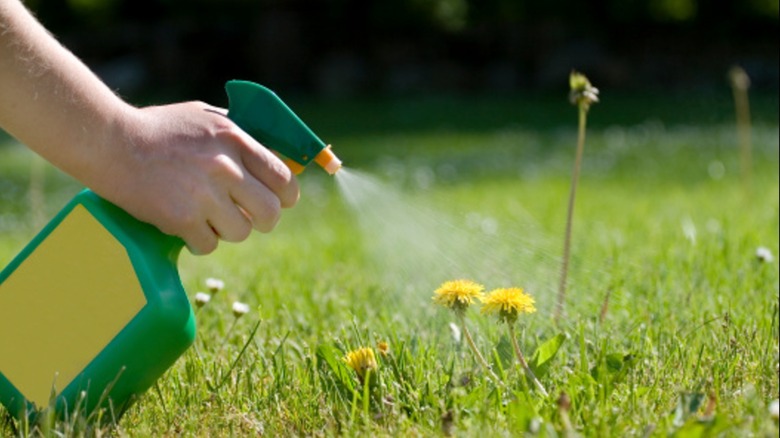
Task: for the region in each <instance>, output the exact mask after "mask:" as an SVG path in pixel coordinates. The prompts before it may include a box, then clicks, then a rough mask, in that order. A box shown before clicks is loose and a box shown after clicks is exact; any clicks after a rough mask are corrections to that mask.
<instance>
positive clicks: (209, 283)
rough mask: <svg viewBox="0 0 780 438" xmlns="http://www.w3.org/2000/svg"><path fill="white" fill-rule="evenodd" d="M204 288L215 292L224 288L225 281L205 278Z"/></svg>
mask: <svg viewBox="0 0 780 438" xmlns="http://www.w3.org/2000/svg"><path fill="white" fill-rule="evenodd" d="M206 288H208V290H209V292H211V293H212V294H215V293H217V292H219V291H221V290H222V289H224V288H225V282H224V281H222V280H220V279H218V278H207V279H206Z"/></svg>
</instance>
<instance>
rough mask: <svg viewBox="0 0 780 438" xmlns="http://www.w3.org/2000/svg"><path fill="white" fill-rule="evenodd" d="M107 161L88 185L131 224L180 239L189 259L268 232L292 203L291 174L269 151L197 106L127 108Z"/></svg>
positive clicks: (220, 113)
mask: <svg viewBox="0 0 780 438" xmlns="http://www.w3.org/2000/svg"><path fill="white" fill-rule="evenodd" d="M115 132H116V134H115V135H114V138H113V139H108V140H107V141H109V142H110V141H112V140H113V142H114V143H112V144H105V145H104V146H103V148H105V149H108V150H109V153H101V154H98V155H99V156H107V157H110V160H108V161H109V162H108V163H104V164H105V165H104V166H96V167H97V169H96V171H97V173H96V174H95V175H94V178H92V181H90V182H89V185H90V186H91V187H92V189H93V190H94V191H95V192H97V193H98V194H100V195H102V196H103V197H105V198H106V199H108V200H110V201H112V202H114V203H116V204H118V205H119V206H121V207H123V208H124V209H125V210H127V211H128V212H129V213H130V214H132V215H133V216H135V217H136V218H138V219H140V220H143V221H145V222H149V223H151V224H153V225H155V226H157V227H158V228H159V229H160V230H161V231H163V232H164V233H167V234H171V235H176V236H179V237H181V238H182V239H183V240H184V241H185V242H186V244H187V246H188V247H189V248H190V251H192V252H193V253H195V254H208V253H210V252H212V251H214V249H216V247H217V244H218V241H219V239H222V240H225V241H230V242H239V241H242V240H244V239H246V238H247V237H248V236H249V234H250V233H251V230H252V228H254V229H256V230H258V231H261V232H268V231H271V230H272V229H273V228H274V226H275V225H276V223H277V221H278V220H279V217H280V213H281V208H287V207H292V206H293V205H295V203H296V202H297V200H298V197H299V189H298V183H297V180H296V179H295V177H294V175H293V174H292V172H291V171H290V170H289V169H288V168H287V167H286V166H285V165H284V163H282V161H281V160H280V159H279V158H277V157H276V155H274V154H273V153H272V152H271V151H269V150H268V149H266V148H265V147H263V146H262V145H261V144H259V143H258V142H257V141H255V140H254V139H253V138H252V137H250V136H249V135H248V134H246V133H245V132H244V131H242V130H241V129H240V128H238V127H237V126H236V125H235V124H234V123H233V122H232V121H231V120H230V119H228V118H227V111H226V110H224V109H221V108H216V107H212V106H210V105H207V104H205V103H202V102H187V103H179V104H172V105H165V106H155V107H147V108H141V109H138V108H129V109H128V111H127V112H126V115H125V116H124V117H121V118H120V119H119V121H118V122H117V123H116V125H115Z"/></svg>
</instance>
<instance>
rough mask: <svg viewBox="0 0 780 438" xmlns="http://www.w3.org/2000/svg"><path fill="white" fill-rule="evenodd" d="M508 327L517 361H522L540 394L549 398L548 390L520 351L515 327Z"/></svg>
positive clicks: (508, 325)
mask: <svg viewBox="0 0 780 438" xmlns="http://www.w3.org/2000/svg"><path fill="white" fill-rule="evenodd" d="M507 327H509V338H510V339H511V340H512V347H513V348H514V349H515V355H516V356H517V360H519V361H520V365H522V366H523V369H525V372H526V374H528V377H530V378H531V380H532V381H533V382H534V385H535V386H536V389H537V390H539V392H540V393H541V394H542V395H543V396H545V397H547V396H548V394H547V390H545V389H544V386H542V382H540V381H539V379H537V378H536V375H535V374H534V372H533V371H531V367H529V366H528V362H526V361H525V357H524V356H523V352H522V351H520V346H519V345H518V344H517V336H516V335H515V326H514V325H513V324H507Z"/></svg>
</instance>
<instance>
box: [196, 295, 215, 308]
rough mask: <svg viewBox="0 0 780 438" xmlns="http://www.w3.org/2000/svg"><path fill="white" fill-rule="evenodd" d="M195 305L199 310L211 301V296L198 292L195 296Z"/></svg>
mask: <svg viewBox="0 0 780 438" xmlns="http://www.w3.org/2000/svg"><path fill="white" fill-rule="evenodd" d="M194 301H195V305H196V306H197V307H198V308H201V307H203V306H205V305H206V304H208V302H209V301H211V295H209V294H207V293H205V292H198V293H196V294H195V300H194Z"/></svg>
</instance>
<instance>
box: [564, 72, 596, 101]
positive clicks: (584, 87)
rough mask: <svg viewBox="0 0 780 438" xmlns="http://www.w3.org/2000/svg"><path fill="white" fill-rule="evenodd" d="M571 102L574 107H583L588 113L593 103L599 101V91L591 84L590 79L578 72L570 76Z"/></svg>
mask: <svg viewBox="0 0 780 438" xmlns="http://www.w3.org/2000/svg"><path fill="white" fill-rule="evenodd" d="M569 87H570V90H571V91H570V92H569V100H570V101H571V103H572V104H573V105H576V106H582V107H583V108H585V110H586V111H587V110H588V108H590V105H591V104H592V103H596V102H598V101H599V89H598V88H596V87H594V86H593V85H591V84H590V81H589V80H588V78H587V77H586V76H585V75H583V74H582V73H579V72H577V71H572V72H571V74H570V75H569Z"/></svg>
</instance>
